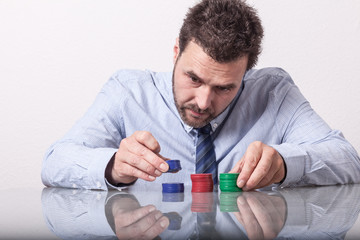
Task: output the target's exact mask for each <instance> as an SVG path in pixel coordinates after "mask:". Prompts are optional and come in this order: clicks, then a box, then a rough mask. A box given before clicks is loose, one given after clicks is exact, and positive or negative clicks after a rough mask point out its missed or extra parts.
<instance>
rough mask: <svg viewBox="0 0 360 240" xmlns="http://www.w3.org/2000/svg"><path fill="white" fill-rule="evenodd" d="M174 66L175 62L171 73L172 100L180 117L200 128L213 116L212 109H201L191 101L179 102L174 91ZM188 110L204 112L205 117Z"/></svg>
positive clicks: (190, 124)
mask: <svg viewBox="0 0 360 240" xmlns="http://www.w3.org/2000/svg"><path fill="white" fill-rule="evenodd" d="M175 68H176V63H175V65H174V69H173V74H172V90H173V95H174V102H175V106H176V109H177V110H178V112H179V114H180V117H181V119H182V120H183V122H184V123H185V124H187V125H189V126H191V127H194V128H201V127H203V126H205V125H207V124H208V123H210V122H211V120H213V119H214V118H215V115H214V111H213V110H212V109H210V108H207V109H204V110H202V109H200V108H199V106H197V105H196V104H191V103H188V104H186V103H184V104H180V103H179V101H178V97H177V94H176V91H175V77H174V73H175ZM189 111H194V112H196V113H199V114H206V115H207V117H206V118H205V119H204V118H200V117H197V116H194V115H191V113H189Z"/></svg>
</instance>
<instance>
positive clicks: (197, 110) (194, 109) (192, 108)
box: [181, 104, 211, 114]
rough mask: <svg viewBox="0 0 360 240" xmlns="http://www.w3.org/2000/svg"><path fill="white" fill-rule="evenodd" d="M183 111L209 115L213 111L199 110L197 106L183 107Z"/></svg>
mask: <svg viewBox="0 0 360 240" xmlns="http://www.w3.org/2000/svg"><path fill="white" fill-rule="evenodd" d="M181 109H182V110H185V109H190V110H192V111H194V112H197V113H208V114H211V110H210V109H209V108H207V109H204V110H203V109H201V108H199V107H198V106H197V105H196V104H188V105H186V106H183V107H181Z"/></svg>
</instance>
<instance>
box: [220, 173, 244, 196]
mask: <svg viewBox="0 0 360 240" xmlns="http://www.w3.org/2000/svg"><path fill="white" fill-rule="evenodd" d="M238 176H239V173H220V190H221V191H222V192H241V191H242V190H241V188H239V187H238V186H237V185H236V181H237V178H238Z"/></svg>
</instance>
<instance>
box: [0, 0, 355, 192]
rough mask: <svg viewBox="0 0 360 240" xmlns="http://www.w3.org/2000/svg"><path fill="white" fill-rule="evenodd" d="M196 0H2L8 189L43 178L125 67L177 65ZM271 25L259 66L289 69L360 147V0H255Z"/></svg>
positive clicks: (1, 93)
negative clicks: (54, 150)
mask: <svg viewBox="0 0 360 240" xmlns="http://www.w3.org/2000/svg"><path fill="white" fill-rule="evenodd" d="M193 3H195V1H194V0H186V1H184V0H182V1H169V0H152V1H147V0H142V1H141V0H135V1H134V0H133V1H113V0H110V1H93V0H81V1H77V0H76V1H74V0H71V1H70V0H62V1H45V0H33V1H20V0H0V81H1V85H0V111H1V117H0V148H1V150H0V183H1V185H0V189H7V188H19V187H24V186H25V187H34V186H35V187H41V186H42V183H41V180H40V170H41V163H42V158H43V155H44V153H45V151H46V149H47V148H48V147H49V146H50V144H52V143H53V142H54V141H56V140H57V139H59V138H60V137H62V136H63V135H64V134H65V132H66V131H67V130H68V129H69V128H70V127H71V126H72V125H73V124H74V123H75V121H76V120H77V119H79V118H80V117H81V116H82V115H83V114H84V112H85V111H86V110H87V108H88V107H89V106H90V104H91V103H92V101H93V100H94V98H95V96H96V94H97V93H98V92H99V90H100V88H101V87H102V85H103V84H104V83H105V82H106V81H107V80H108V78H109V77H110V76H111V74H113V73H114V72H115V71H116V70H118V69H122V68H135V69H151V70H155V71H170V70H172V66H173V63H172V54H173V53H172V50H173V45H174V43H175V38H176V37H177V34H178V31H179V28H180V26H181V24H182V20H183V18H184V15H185V13H186V11H187V8H188V7H189V6H192V5H193ZM249 3H250V4H252V5H254V6H255V7H256V8H257V9H258V12H259V15H260V17H261V18H262V21H263V25H264V28H265V39H264V44H263V48H264V50H263V53H262V55H261V56H260V59H259V63H258V65H257V68H261V67H269V66H276V67H281V68H284V69H285V70H286V71H288V72H289V73H290V75H291V76H292V77H293V79H294V81H295V82H296V83H297V85H298V86H299V87H300V89H301V91H302V93H303V94H304V95H305V97H306V98H307V99H308V100H309V101H310V103H311V104H312V106H313V108H314V109H315V110H316V111H317V112H318V113H319V114H320V115H321V116H322V117H323V118H324V119H325V120H326V121H327V122H328V123H329V125H330V126H331V127H332V128H335V129H340V130H342V132H343V133H344V135H345V137H346V138H347V139H348V140H349V141H350V142H351V143H352V144H353V145H354V147H355V148H356V149H357V151H358V152H359V150H360V137H359V134H360V126H359V125H360V124H359V123H360V121H359V120H360V95H359V93H358V92H359V90H360V44H359V43H360V1H357V0H346V1H345V0H338V1H335V0H316V1H314V0H302V1H295V0H292V1H289V0H277V1H269V0H253V1H249Z"/></svg>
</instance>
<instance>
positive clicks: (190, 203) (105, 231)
mask: <svg viewBox="0 0 360 240" xmlns="http://www.w3.org/2000/svg"><path fill="white" fill-rule="evenodd" d="M0 193H1V200H0V210H1V211H0V212H1V213H2V214H1V220H0V239H153V238H156V239H360V218H359V211H360V185H358V184H356V185H339V186H326V187H306V188H285V189H274V190H270V191H254V192H241V193H225V192H220V191H219V192H212V193H192V192H191V189H190V188H185V192H184V193H162V192H161V191H154V190H150V189H147V190H146V189H143V190H140V189H138V190H136V189H128V190H126V191H122V192H119V191H109V192H105V191H90V190H78V189H61V188H44V189H9V190H1V191H0Z"/></svg>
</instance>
